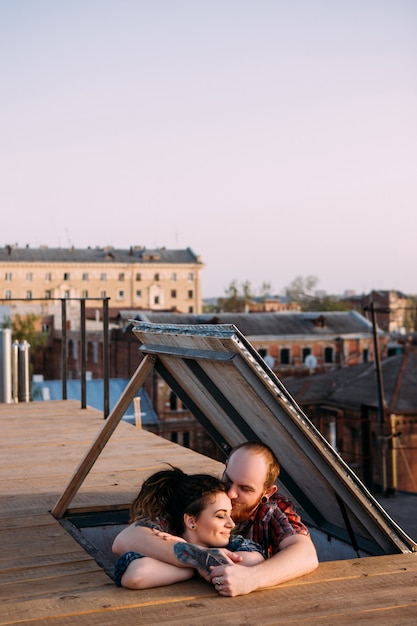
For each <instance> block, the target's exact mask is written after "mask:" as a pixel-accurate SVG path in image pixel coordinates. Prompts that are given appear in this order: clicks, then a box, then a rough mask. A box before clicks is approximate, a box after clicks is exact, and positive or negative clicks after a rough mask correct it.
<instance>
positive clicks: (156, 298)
mask: <svg viewBox="0 0 417 626" xmlns="http://www.w3.org/2000/svg"><path fill="white" fill-rule="evenodd" d="M153 303H154V304H159V296H155V297H154V299H153Z"/></svg>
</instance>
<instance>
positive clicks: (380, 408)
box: [370, 302, 385, 426]
mask: <svg viewBox="0 0 417 626" xmlns="http://www.w3.org/2000/svg"><path fill="white" fill-rule="evenodd" d="M370 309H371V318H372V330H373V338H374V352H375V367H376V378H377V386H378V417H379V424H380V425H381V426H382V425H383V424H384V423H385V400H384V383H383V379H382V370H381V357H380V354H379V343H378V323H377V321H376V316H375V305H374V303H373V302H371V306H370Z"/></svg>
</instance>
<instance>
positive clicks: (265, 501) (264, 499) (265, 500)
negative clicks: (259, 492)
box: [261, 496, 269, 504]
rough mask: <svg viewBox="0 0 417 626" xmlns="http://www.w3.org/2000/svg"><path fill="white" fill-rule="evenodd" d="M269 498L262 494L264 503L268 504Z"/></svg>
mask: <svg viewBox="0 0 417 626" xmlns="http://www.w3.org/2000/svg"><path fill="white" fill-rule="evenodd" d="M268 500H269V498H268V496H262V498H261V502H262V504H266V503H267V502H268Z"/></svg>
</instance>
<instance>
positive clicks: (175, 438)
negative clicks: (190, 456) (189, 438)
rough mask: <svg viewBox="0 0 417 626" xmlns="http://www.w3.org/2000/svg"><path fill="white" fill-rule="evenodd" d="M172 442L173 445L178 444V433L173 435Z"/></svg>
mask: <svg viewBox="0 0 417 626" xmlns="http://www.w3.org/2000/svg"><path fill="white" fill-rule="evenodd" d="M171 441H172V443H178V433H176V432H175V431H173V432H172V433H171Z"/></svg>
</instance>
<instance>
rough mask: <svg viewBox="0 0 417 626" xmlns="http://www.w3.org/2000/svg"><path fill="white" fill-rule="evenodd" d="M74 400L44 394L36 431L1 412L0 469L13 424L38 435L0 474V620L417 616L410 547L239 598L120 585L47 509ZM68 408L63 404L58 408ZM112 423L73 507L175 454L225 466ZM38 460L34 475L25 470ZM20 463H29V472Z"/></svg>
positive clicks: (320, 624)
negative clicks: (18, 470)
mask: <svg viewBox="0 0 417 626" xmlns="http://www.w3.org/2000/svg"><path fill="white" fill-rule="evenodd" d="M72 406H73V405H72V404H71V403H69V404H66V403H65V402H64V403H60V406H59V407H58V406H56V405H55V406H50V408H49V407H48V406H47V403H44V407H43V411H42V412H41V413H39V416H40V417H41V422H42V424H41V428H40V430H39V431H38V424H37V422H36V418H33V419H29V415H30V414H29V413H28V411H27V407H25V408H24V411H23V412H20V407H13V410H12V411H9V412H7V414H6V412H4V411H2V408H1V407H0V427H1V426H2V423H3V421H7V423H8V429H7V430H8V432H9V433H10V434H11V428H10V421H13V423H14V424H13V425H14V429H13V442H14V443H13V446H12V447H10V446H9V441H8V438H7V435H6V436H3V432H4V431H3V429H2V439H1V441H0V454H1V457H0V458H1V465H2V467H1V469H2V470H3V469H5V468H4V464H3V458H4V457H3V453H4V452H6V451H7V458H9V459H10V458H13V455H11V456H10V455H9V452H10V450H12V449H14V450H15V454H16V455H18V456H19V459H20V455H21V451H22V448H21V447H19V443H18V442H19V432H21V433H24V434H25V437H27V438H28V440H29V438H30V433H31V432H32V431H33V433H35V432H36V433H38V434H37V440H38V441H39V443H38V444H37V445H33V446H29V445H28V446H26V448H25V449H26V456H25V459H24V460H23V462H22V466H21V467H22V468H26V469H25V470H24V469H22V474H21V475H20V476H19V479H18V480H12V479H11V478H12V477H13V470H11V472H9V476H8V478H7V479H6V477H5V478H4V480H0V499H1V506H0V522H1V523H0V542H1V545H2V549H3V547H4V550H3V554H2V553H0V600H1V602H0V624H1V625H6V624H28V625H29V626H33V625H34V624H36V625H38V626H40V625H41V624H43V625H45V626H52V625H53V626H67V625H68V626H69V625H71V626H73V624H74V623H75V624H77V626H87V625H97V626H98V625H100V626H107V625H108V626H114V624H115V623H117V624H121V625H122V624H128V625H130V624H136V623H140V624H144V625H147V624H155V623H158V624H161V625H165V624H171V625H172V626H174V625H178V626H198V625H204V626H206V625H209V624H210V626H211V625H212V624H213V622H216V621H217V622H219V623H222V624H225V625H226V626H237V625H238V624H247V625H250V624H256V625H257V626H265V625H267V624H271V625H272V624H273V625H275V624H277V623H279V624H284V625H285V624H291V625H292V626H295V625H296V624H306V625H317V626H330V625H331V626H334V624H336V623H337V624H338V625H340V626H345V625H351V624H354V623H355V624H356V623H360V624H364V625H365V624H366V625H367V626H368V624H375V625H377V624H378V626H380V624H384V626H385V625H386V624H388V625H390V624H392V625H393V626H394V624H395V626H398V625H399V624H401V625H402V626H403V625H406V624H410V625H411V624H413V626H414V624H415V623H417V613H416V606H417V602H416V593H415V589H416V582H417V555H414V554H398V555H389V556H383V557H370V558H364V559H353V560H347V561H337V562H326V563H321V564H320V566H319V568H318V569H317V570H316V571H315V572H313V573H312V574H310V575H309V576H305V577H303V578H300V579H296V580H294V581H290V582H289V583H286V584H284V585H281V586H279V587H276V588H272V589H269V590H262V591H257V592H254V593H252V594H250V595H248V596H240V597H238V598H222V597H219V596H218V595H217V593H216V592H215V591H214V590H213V588H212V586H210V585H209V584H207V583H205V582H204V581H201V580H192V581H189V582H187V583H181V584H178V585H173V586H171V587H162V588H159V589H152V590H146V591H130V590H126V589H120V588H117V587H116V586H115V585H114V584H113V582H112V581H111V579H110V578H109V577H108V576H107V575H106V574H105V573H104V571H103V570H102V569H101V567H99V565H98V564H97V563H96V562H95V561H94V559H93V558H92V557H91V556H89V555H88V554H87V553H86V552H85V551H84V549H83V548H82V547H81V546H80V545H79V544H78V543H77V542H76V541H75V539H73V537H71V536H70V535H69V534H67V533H66V531H65V530H64V529H63V528H62V527H61V525H60V524H59V522H58V521H57V520H56V519H55V518H54V517H52V516H51V514H50V513H49V512H48V508H50V507H51V502H52V503H54V502H55V501H56V500H55V498H56V496H57V494H59V489H61V487H62V486H63V483H65V480H64V479H65V471H67V472H68V475H70V474H71V472H73V469H74V466H75V465H76V463H77V462H78V461H79V458H81V457H82V454H83V453H84V451H85V449H86V448H87V446H86V443H85V439H87V436H85V437H80V436H79V433H80V432H81V430H82V429H83V426H84V424H85V414H83V413H81V411H79V412H77V411H75V412H74V415H73V414H72ZM65 407H69V408H68V409H67V415H66V417H64V412H65V411H64V408H65ZM57 412H58V413H59V414H60V416H61V417H60V418H59V420H60V423H61V425H62V424H63V423H64V422H65V423H66V427H65V428H64V429H62V428H61V427H60V428H58V429H57V430H56V431H54V428H55V424H56V416H55V413H57ZM22 415H24V416H25V418H24V419H22ZM26 416H27V418H26ZM15 418H16V419H15ZM17 418H18V419H17ZM93 419H94V424H92V425H91V424H90V426H89V428H90V427H91V426H92V427H91V439H93V438H94V437H95V436H96V434H97V430H100V425H101V418H99V419H97V417H95V418H93ZM125 426H126V428H125ZM118 428H121V431H123V432H122V436H120V438H119V441H117V438H118V437H117V435H116V433H114V436H112V438H111V440H110V441H109V443H108V445H107V446H106V448H105V450H103V453H102V454H101V455H100V457H99V459H98V460H97V463H96V464H95V465H94V468H93V469H92V471H91V472H90V473H89V475H88V476H87V478H86V480H85V481H84V482H83V485H82V486H81V488H80V490H79V492H78V493H77V495H76V496H75V498H74V500H73V505H74V504H77V503H78V502H82V504H83V505H84V506H85V507H86V508H87V509H88V510H91V508H93V507H94V505H95V504H96V503H97V502H101V503H103V506H109V505H111V503H112V502H115V503H117V501H120V500H121V499H123V498H125V499H126V500H128V501H130V499H131V497H132V496H133V495H135V494H136V491H137V489H138V487H139V486H140V483H141V481H142V480H143V478H144V477H145V476H147V475H149V474H150V473H152V472H153V471H155V468H158V467H160V466H161V464H162V463H163V461H169V462H173V461H174V463H173V464H178V465H180V466H181V467H184V469H185V471H213V472H214V471H216V469H217V468H218V469H219V470H221V468H222V465H221V464H220V463H218V462H216V461H213V460H211V459H207V458H206V457H203V456H202V455H198V454H196V453H194V452H193V451H191V450H186V449H184V448H181V447H180V446H178V445H176V444H173V443H172V442H169V441H166V440H161V439H160V438H158V437H157V436H155V435H152V434H151V433H147V432H146V431H143V430H139V429H135V428H133V427H131V426H129V425H124V424H119V427H118ZM42 430H45V432H47V431H49V433H51V432H54V433H55V434H54V437H55V440H56V443H55V445H53V439H54V437H51V435H49V437H50V439H49V441H48V445H47V446H43V447H42V437H41V436H40V433H41V431H42ZM65 431H67V432H65ZM89 432H90V431H89ZM76 435H77V436H76ZM84 435H85V433H84ZM66 436H68V440H69V441H71V442H72V441H76V440H78V441H79V448H78V453H79V454H78V455H77V444H76V443H74V444H73V443H71V444H69V446H70V447H71V454H70V455H68V456H66V455H63V454H62V452H63V451H65V448H66V447H67V444H66ZM127 445H128V446H129V453H128V454H126V449H127V447H126V446H127ZM39 447H42V450H41V452H40V453H39V454H35V457H36V462H40V461H42V467H43V469H42V471H40V472H38V471H37V468H35V467H34V462H33V458H32V456H31V453H32V451H33V452H34V453H35V452H36V450H38V449H39ZM73 452H74V454H73ZM126 457H129V458H126ZM20 462H21V461H20ZM61 464H62V465H61ZM54 465H56V466H58V465H59V470H58V468H57V469H56V470H55V472H54V470H53V468H54ZM6 469H7V468H6ZM35 470H36V476H33V475H32V474H31V471H33V472H35ZM24 471H27V477H26V480H25V477H24V473H23V472H24ZM43 472H45V474H44V475H43Z"/></svg>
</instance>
